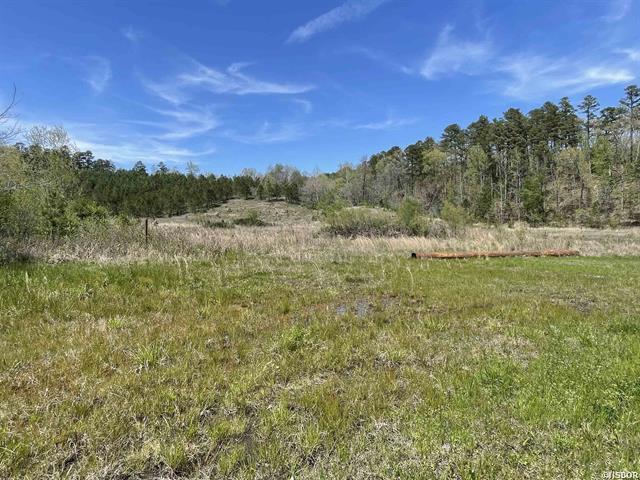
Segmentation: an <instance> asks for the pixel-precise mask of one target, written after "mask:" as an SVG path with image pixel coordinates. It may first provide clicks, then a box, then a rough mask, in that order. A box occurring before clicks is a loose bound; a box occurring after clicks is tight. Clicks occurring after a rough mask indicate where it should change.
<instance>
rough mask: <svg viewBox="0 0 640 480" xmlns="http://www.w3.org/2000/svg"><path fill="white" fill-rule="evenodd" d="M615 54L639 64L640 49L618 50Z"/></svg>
mask: <svg viewBox="0 0 640 480" xmlns="http://www.w3.org/2000/svg"><path fill="white" fill-rule="evenodd" d="M616 53H620V54H622V55H625V56H626V57H627V58H628V59H629V60H631V61H632V62H640V48H620V49H618V50H616Z"/></svg>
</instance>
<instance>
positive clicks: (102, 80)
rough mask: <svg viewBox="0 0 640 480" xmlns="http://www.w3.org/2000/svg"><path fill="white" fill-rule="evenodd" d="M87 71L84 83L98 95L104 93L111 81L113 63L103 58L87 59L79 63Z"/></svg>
mask: <svg viewBox="0 0 640 480" xmlns="http://www.w3.org/2000/svg"><path fill="white" fill-rule="evenodd" d="M79 64H80V65H81V67H82V68H83V69H84V70H85V76H84V81H85V82H87V83H88V84H89V86H90V87H91V88H92V89H93V91H94V92H96V93H102V92H103V91H104V90H105V88H107V85H108V84H109V81H110V80H111V63H110V62H109V60H107V59H106V58H103V57H98V56H91V57H85V58H83V59H82V60H80V61H79Z"/></svg>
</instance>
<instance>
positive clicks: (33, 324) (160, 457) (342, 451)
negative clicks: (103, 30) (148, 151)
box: [0, 211, 640, 479]
mask: <svg viewBox="0 0 640 480" xmlns="http://www.w3.org/2000/svg"><path fill="white" fill-rule="evenodd" d="M298 214H300V215H304V214H306V213H305V212H298ZM261 215H262V211H261ZM271 222H273V223H275V221H274V219H273V218H272V220H271ZM176 223H178V222H176ZM179 223H182V226H176V225H175V224H172V225H160V226H157V227H154V231H153V234H154V237H153V238H152V242H151V244H150V246H149V248H148V249H146V248H145V247H144V245H143V244H137V245H136V242H135V241H133V240H135V239H133V240H132V239H129V240H132V241H131V242H130V245H136V246H127V245H128V244H126V243H125V242H124V241H123V240H122V239H121V240H120V244H121V245H118V244H117V238H116V237H114V238H113V239H112V240H111V241H110V242H109V239H108V238H104V239H102V240H101V241H102V242H104V243H103V244H100V243H94V246H93V250H92V249H91V246H90V245H89V244H88V243H87V244H86V245H83V244H82V243H81V242H80V243H77V244H76V245H75V246H73V245H72V244H71V243H69V244H58V245H57V246H49V247H47V248H50V249H51V250H50V252H54V251H55V250H54V247H55V248H57V249H58V250H57V252H58V256H55V255H53V253H52V254H51V256H48V255H49V254H48V253H47V252H49V250H46V249H45V248H44V247H43V246H34V252H37V253H38V254H39V255H40V258H41V259H44V260H47V261H48V262H49V263H47V262H31V263H23V264H14V265H11V266H7V267H2V268H1V269H0V478H11V477H25V478H43V477H47V478H59V477H65V478H157V477H162V478H183V477H188V478H230V477H232V478H291V477H295V478H411V479H413V478H559V477H575V478H591V476H594V475H595V476H598V478H599V477H600V475H601V474H602V473H603V472H604V471H607V470H636V471H638V470H640V457H638V455H637V452H638V451H640V428H638V425H639V424H640V423H639V422H640V380H639V378H640V297H639V296H638V287H637V286H638V285H640V259H639V258H638V257H633V256H627V257H615V256H611V254H623V253H625V254H629V253H632V254H637V253H639V250H640V246H639V245H638V235H639V234H638V231H635V230H620V231H596V230H579V229H568V230H561V229H544V230H542V229H540V230H538V229H504V228H503V229H489V228H486V227H474V228H471V229H470V230H468V231H467V233H466V236H464V237H463V236H459V237H457V238H446V239H427V238H420V239H417V238H392V239H390V238H372V239H369V238H356V239H340V238H329V237H326V236H323V235H321V234H320V233H319V229H320V226H319V224H317V222H313V221H309V222H308V224H300V223H294V224H275V225H272V226H268V227H236V228H233V229H210V228H204V227H200V226H196V225H193V224H191V223H190V222H189V221H188V219H187V221H185V220H181V221H180V222H179ZM285 223H286V222H285ZM87 242H88V240H87ZM65 245H66V248H67V250H66V251H65V250H64V248H63V247H65ZM108 245H111V247H110V248H111V250H110V249H109V247H108ZM523 247H524V248H542V247H561V248H565V247H571V248H579V249H581V250H582V251H583V253H592V254H594V255H605V254H607V253H609V254H610V255H609V256H600V257H593V258H588V257H578V258H559V259H552V258H541V259H532V258H523V259H493V260H465V261H448V262H442V261H417V260H411V259H409V258H407V257H408V253H409V252H410V251H412V250H421V249H422V250H428V249H441V248H443V249H467V248H469V249H473V248H477V249H489V248H491V249H494V248H495V249H500V248H503V249H514V248H523ZM82 248H85V249H86V251H85V252H84V254H81V252H82V250H81V249H82ZM127 248H129V250H127ZM74 249H75V250H74ZM118 249H120V250H118ZM59 252H63V253H62V254H60V253H59ZM74 252H75V253H74ZM69 259H85V260H97V261H91V262H86V261H85V262H63V263H57V264H55V263H56V262H59V261H60V260H69ZM51 262H54V264H51Z"/></svg>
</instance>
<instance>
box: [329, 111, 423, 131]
mask: <svg viewBox="0 0 640 480" xmlns="http://www.w3.org/2000/svg"><path fill="white" fill-rule="evenodd" d="M417 122H418V119H417V118H397V117H394V116H391V115H389V116H387V118H385V119H384V120H379V121H375V122H365V123H359V122H356V121H352V120H330V121H328V122H324V123H323V124H322V125H321V126H325V127H332V128H349V129H352V130H375V131H380V130H392V129H394V128H400V127H405V126H407V125H413V124H415V123H417Z"/></svg>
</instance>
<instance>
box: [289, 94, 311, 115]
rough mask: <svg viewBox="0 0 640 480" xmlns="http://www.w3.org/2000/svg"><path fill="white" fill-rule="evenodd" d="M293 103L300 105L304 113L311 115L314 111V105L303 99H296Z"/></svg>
mask: <svg viewBox="0 0 640 480" xmlns="http://www.w3.org/2000/svg"><path fill="white" fill-rule="evenodd" d="M293 103H295V104H296V105H298V106H299V107H300V109H301V110H302V112H303V113H307V114H309V113H311V112H312V111H313V103H311V102H310V101H309V100H305V99H303V98H294V99H293Z"/></svg>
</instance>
